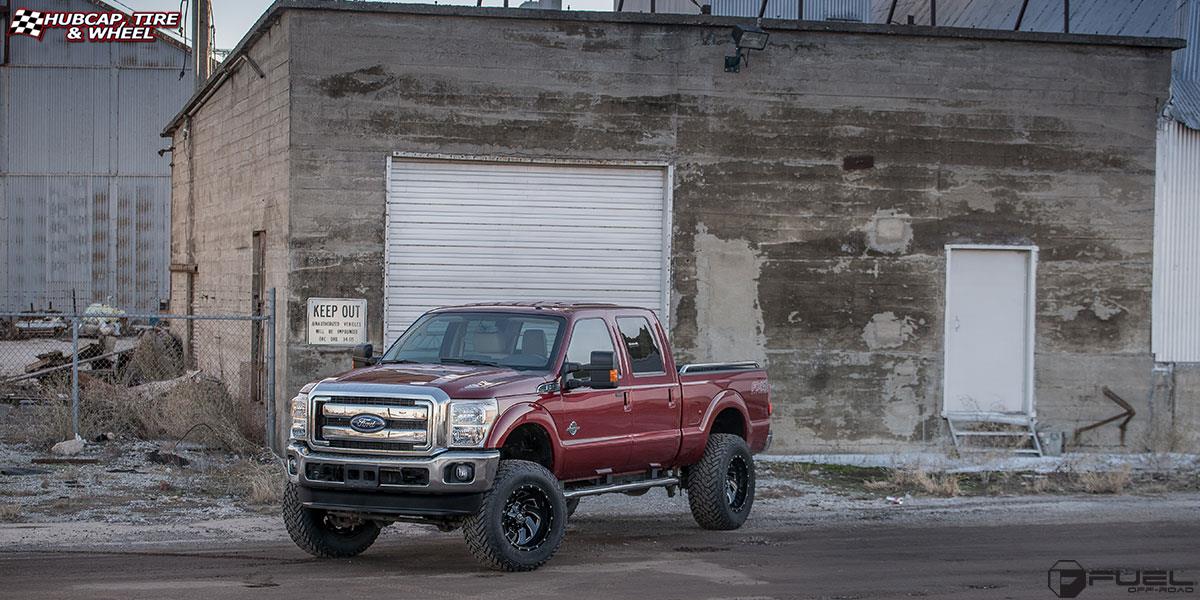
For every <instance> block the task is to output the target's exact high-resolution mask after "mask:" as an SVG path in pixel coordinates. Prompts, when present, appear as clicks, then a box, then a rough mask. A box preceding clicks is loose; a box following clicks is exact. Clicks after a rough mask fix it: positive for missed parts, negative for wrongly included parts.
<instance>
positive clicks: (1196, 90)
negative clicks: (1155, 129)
mask: <svg viewBox="0 0 1200 600" xmlns="http://www.w3.org/2000/svg"><path fill="white" fill-rule="evenodd" d="M1164 112H1165V113H1166V115H1167V116H1168V117H1170V118H1172V119H1174V120H1176V121H1178V122H1179V123H1181V124H1183V126H1185V127H1187V128H1188V129H1194V130H1197V131H1200V81H1197V80H1189V79H1175V80H1172V81H1171V99H1170V101H1168V102H1167V106H1166V108H1165V110H1164Z"/></svg>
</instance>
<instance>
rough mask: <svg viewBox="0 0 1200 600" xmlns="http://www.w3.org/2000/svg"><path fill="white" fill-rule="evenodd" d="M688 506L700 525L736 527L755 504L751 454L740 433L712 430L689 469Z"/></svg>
mask: <svg viewBox="0 0 1200 600" xmlns="http://www.w3.org/2000/svg"><path fill="white" fill-rule="evenodd" d="M687 493H688V506H689V507H691V509H692V518H694V519H695V520H696V523H698V524H699V525H700V526H701V527H703V528H705V529H715V530H726V531H727V530H731V529H737V528H739V527H741V526H742V524H743V523H745V522H746V518H747V517H749V516H750V509H751V507H753V506H754V457H753V456H752V455H751V454H750V447H749V446H747V445H746V441H745V440H743V439H742V438H741V437H740V436H736V435H733V434H730V433H714V434H712V435H711V436H709V438H708V445H707V446H706V447H705V448H704V456H702V457H701V458H700V462H698V463H696V464H695V465H692V467H691V469H689V471H688V488H687Z"/></svg>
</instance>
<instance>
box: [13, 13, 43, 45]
mask: <svg viewBox="0 0 1200 600" xmlns="http://www.w3.org/2000/svg"><path fill="white" fill-rule="evenodd" d="M45 19H46V15H44V14H42V13H41V12H38V11H36V10H29V9H27V8H18V9H17V10H16V11H14V12H13V18H12V24H10V25H9V26H8V32H9V33H11V34H12V35H27V36H30V37H35V38H41V37H42V25H43V24H45Z"/></svg>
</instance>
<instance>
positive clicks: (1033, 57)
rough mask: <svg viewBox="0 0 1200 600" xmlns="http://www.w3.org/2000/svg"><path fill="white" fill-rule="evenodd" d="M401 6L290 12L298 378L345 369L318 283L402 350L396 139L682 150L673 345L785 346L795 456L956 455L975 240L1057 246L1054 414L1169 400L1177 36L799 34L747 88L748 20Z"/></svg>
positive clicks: (1062, 420) (509, 150)
mask: <svg viewBox="0 0 1200 600" xmlns="http://www.w3.org/2000/svg"><path fill="white" fill-rule="evenodd" d="M405 10H408V9H399V10H396V11H392V12H388V13H382V14H373V15H371V16H370V18H364V17H363V15H361V14H356V13H353V12H343V11H318V10H299V11H291V12H289V13H288V15H289V16H290V17H291V21H290V23H291V30H290V31H291V33H292V35H291V36H290V39H291V41H292V44H291V48H292V58H291V63H290V74H291V81H292V116H293V118H292V121H291V136H292V138H291V141H292V144H291V179H290V186H291V193H290V197H291V209H290V210H291V217H290V222H291V241H292V248H291V251H292V262H291V269H292V271H291V278H290V280H289V287H288V294H287V302H288V303H289V306H290V310H289V311H288V314H289V315H290V319H289V322H288V326H287V328H286V329H287V333H288V338H289V340H290V342H289V347H288V352H289V355H290V359H289V360H290V362H289V367H288V377H287V386H288V389H289V391H294V389H295V388H297V387H299V385H301V384H302V383H304V382H305V381H308V380H311V379H312V378H314V377H316V376H319V375H323V374H327V373H330V372H333V371H336V370H339V369H342V368H345V367H346V366H347V365H348V364H349V359H348V358H347V356H346V354H345V353H344V352H335V353H324V352H321V351H318V350H315V349H313V348H311V347H306V346H304V344H303V339H304V338H303V336H304V319H303V315H304V311H303V310H298V309H299V308H300V307H301V305H302V303H303V302H304V300H305V298H307V297H308V296H316V295H320V296H339V295H344V296H354V297H366V298H367V299H368V301H369V303H370V304H369V307H370V308H369V311H370V314H369V318H370V320H371V323H372V329H371V337H372V339H373V341H375V342H376V343H379V342H380V340H381V337H382V335H381V308H382V305H381V303H382V284H383V261H384V255H383V235H384V197H385V159H386V157H387V156H388V155H389V154H390V153H391V152H393V151H397V150H403V151H410V152H414V151H415V152H430V153H462V154H472V155H504V156H519V157H528V158H544V157H552V158H580V159H614V160H655V161H664V160H665V161H670V162H672V163H673V164H674V165H675V168H676V178H675V182H674V185H675V188H674V231H673V236H672V238H673V239H672V256H673V289H672V297H673V303H674V306H675V310H674V314H673V323H672V336H673V339H674V342H675V344H676V347H677V350H678V352H679V354H680V355H681V358H683V359H687V360H692V359H696V360H703V359H726V358H728V359H734V358H765V359H766V360H767V362H768V363H769V368H770V375H771V378H772V382H773V385H772V391H773V394H774V400H775V406H776V408H777V413H776V414H777V418H776V431H777V436H776V444H777V445H776V447H775V449H776V450H777V451H801V450H824V451H828V450H881V451H883V450H888V451H890V450H894V449H897V448H902V447H906V446H907V447H910V448H911V447H918V446H922V445H929V444H935V443H942V442H943V441H944V439H945V437H944V433H943V428H944V426H943V424H942V422H941V420H940V418H939V417H938V413H939V410H940V408H939V406H940V389H941V377H942V372H941V361H942V356H941V348H942V313H943V288H944V270H943V266H944V258H943V256H944V251H943V245H944V244H946V243H951V242H980V243H1001V244H1008V243H1021V244H1030V243H1032V244H1037V245H1038V246H1039V247H1040V248H1041V264H1040V265H1039V275H1038V302H1037V313H1038V314H1037V332H1038V338H1037V365H1036V368H1037V398H1038V407H1039V414H1040V417H1041V419H1042V420H1043V421H1044V422H1045V423H1047V424H1048V425H1051V426H1054V427H1060V428H1064V429H1069V428H1073V427H1074V426H1075V425H1076V424H1078V423H1083V422H1090V421H1093V420H1096V419H1098V418H1101V417H1104V416H1108V414H1109V413H1110V412H1111V408H1110V405H1109V404H1108V402H1107V401H1106V400H1103V399H1101V397H1100V395H1099V392H1098V390H1099V386H1101V385H1109V386H1110V387H1113V388H1114V389H1116V390H1117V391H1118V393H1121V394H1122V395H1124V396H1125V397H1126V398H1129V399H1131V400H1134V401H1136V400H1137V399H1138V397H1139V394H1138V391H1139V390H1144V389H1145V386H1146V385H1147V383H1148V381H1149V372H1150V366H1151V362H1150V358H1149V354H1148V351H1149V332H1150V311H1149V302H1150V259H1151V236H1152V234H1153V218H1152V212H1153V195H1152V186H1153V180H1154V177H1153V168H1154V123H1155V115H1156V114H1157V109H1158V106H1159V104H1160V102H1161V101H1162V98H1163V96H1164V95H1165V93H1166V86H1167V79H1168V69H1169V54H1168V50H1166V49H1162V48H1150V47H1132V46H1121V45H1100V44H1079V43H1050V42H1040V41H1033V39H1034V38H1031V37H1024V38H1022V37H1021V36H1015V38H1014V39H1011V40H1004V39H981V38H972V37H958V36H962V35H972V34H964V33H961V32H960V33H950V32H943V33H941V34H936V35H935V34H933V33H932V32H928V31H927V32H926V33H929V35H923V36H918V35H881V34H879V33H878V32H877V31H876V32H872V31H873V30H872V28H871V27H858V28H855V27H852V26H847V27H845V29H846V30H845V31H840V32H835V31H828V32H826V31H813V30H810V31H805V30H786V29H781V28H779V29H773V30H772V33H771V45H770V47H769V48H768V49H767V50H766V51H764V52H756V53H753V54H752V56H751V60H750V65H749V68H748V69H746V70H743V72H742V73H740V74H727V73H724V72H723V70H722V58H723V56H724V55H725V54H727V53H729V52H731V46H730V43H729V36H728V32H729V26H728V24H725V23H722V24H721V25H719V26H714V25H694V24H693V25H688V24H683V23H681V22H669V21H670V20H669V19H667V18H660V19H658V20H657V21H656V20H655V19H654V18H652V17H651V18H646V17H644V16H643V17H640V18H646V19H647V20H648V21H653V22H640V23H639V22H623V23H617V22H604V21H602V20H596V19H585V18H581V17H569V16H568V17H563V18H562V20H552V19H550V18H545V17H543V18H538V19H525V18H484V17H483V16H479V15H483V14H489V13H478V12H477V13H471V12H470V11H461V10H460V9H446V10H445V11H442V13H441V14H439V13H438V11H437V10H436V9H429V8H424V9H420V10H417V9H411V10H410V11H409V12H405ZM455 10H457V11H458V12H460V13H462V14H458V15H454V14H451V13H452V12H454V11H455ZM472 15H474V16H472ZM709 22H710V23H712V21H709ZM729 23H732V21H729ZM976 35H977V34H976ZM988 35H999V34H988ZM1005 35H1007V34H1005ZM1047 39H1050V38H1047ZM448 40H455V41H454V42H448ZM1060 41H1062V40H1060ZM1067 41H1069V40H1067ZM206 110H207V109H206ZM1137 425H1138V424H1137V423H1135V424H1134V430H1136V428H1137ZM1135 433H1136V431H1135ZM1084 441H1085V443H1087V444H1091V445H1111V444H1113V443H1115V432H1109V431H1107V430H1105V431H1100V432H1097V433H1095V434H1090V435H1089V436H1088V437H1087V438H1086V439H1085V440H1084Z"/></svg>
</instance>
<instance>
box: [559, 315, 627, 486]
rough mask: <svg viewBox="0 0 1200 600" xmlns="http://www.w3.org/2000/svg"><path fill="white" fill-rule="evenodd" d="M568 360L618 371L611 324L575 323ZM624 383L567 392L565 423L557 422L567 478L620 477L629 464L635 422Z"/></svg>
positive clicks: (582, 374)
mask: <svg viewBox="0 0 1200 600" xmlns="http://www.w3.org/2000/svg"><path fill="white" fill-rule="evenodd" d="M566 361H567V362H573V363H579V364H581V365H588V364H601V363H602V364H605V365H608V366H609V367H610V368H612V369H616V368H617V364H618V363H617V353H616V346H615V345H614V344H613V331H612V328H611V326H610V325H609V323H608V321H606V320H604V319H602V318H599V317H596V318H587V319H580V320H578V321H576V322H575V325H574V327H573V328H572V331H571V337H570V341H569V342H568V344H567V356H566ZM597 361H599V362H597ZM587 373H588V371H587V370H584V371H581V372H578V373H575V374H573V375H571V377H573V378H576V379H584V380H586V378H587V376H588V375H587ZM623 383H624V381H621V383H619V384H618V387H617V388H616V389H601V390H597V389H592V388H590V387H579V388H575V389H573V390H565V389H564V390H563V392H562V399H563V418H561V419H559V418H556V419H555V421H556V423H555V425H556V426H557V427H558V437H559V439H560V440H562V444H563V451H562V456H563V471H562V472H563V473H564V478H565V479H576V478H582V477H595V476H596V475H598V474H605V472H619V471H621V469H622V468H623V467H624V466H625V464H626V463H627V462H628V459H629V433H630V429H629V428H630V424H631V419H630V412H629V411H628V410H627V409H628V407H627V406H626V404H625V400H624V398H625V394H624V390H623V387H624V386H623V385H622V384H623Z"/></svg>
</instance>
